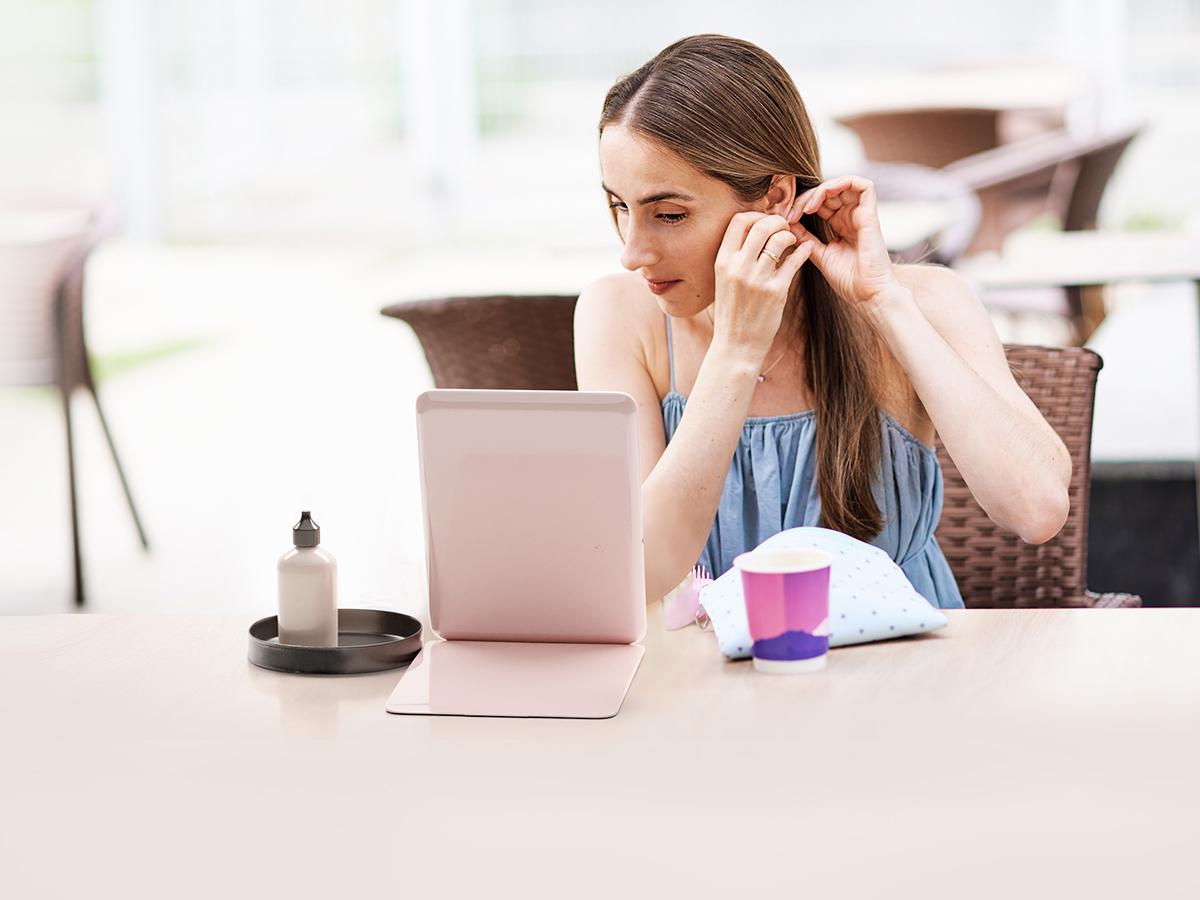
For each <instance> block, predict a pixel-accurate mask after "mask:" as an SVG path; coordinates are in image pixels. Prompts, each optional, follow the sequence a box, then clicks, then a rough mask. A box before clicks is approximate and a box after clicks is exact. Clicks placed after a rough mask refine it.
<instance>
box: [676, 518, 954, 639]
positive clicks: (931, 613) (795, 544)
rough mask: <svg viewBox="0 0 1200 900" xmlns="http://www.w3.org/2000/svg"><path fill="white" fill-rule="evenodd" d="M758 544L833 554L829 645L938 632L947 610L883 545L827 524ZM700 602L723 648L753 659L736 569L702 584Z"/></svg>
mask: <svg viewBox="0 0 1200 900" xmlns="http://www.w3.org/2000/svg"><path fill="white" fill-rule="evenodd" d="M755 549H770V550H799V549H816V550H824V551H825V552H826V553H829V554H830V555H832V556H833V566H832V568H831V569H830V576H829V646H830V647H844V646H846V645H848V644H864V643H867V642H869V641H885V640H888V639H889V638H896V637H903V636H905V635H910V634H920V633H922V632H925V631H934V630H936V629H938V628H942V627H943V626H945V625H946V624H947V619H946V615H945V613H943V612H942V611H941V610H940V609H938V608H937V607H935V606H933V605H932V604H931V603H930V602H929V601H928V600H926V599H925V598H924V597H922V596H921V595H920V594H918V593H917V592H916V590H915V589H914V588H913V586H912V583H911V582H909V580H908V579H907V578H906V577H905V576H904V572H902V571H901V569H900V567H899V566H898V565H896V563H895V562H893V561H892V559H891V557H889V556H888V555H887V553H885V552H884V551H883V550H880V549H879V548H878V547H873V546H872V545H870V544H867V543H864V542H863V541H860V540H857V539H855V538H852V537H850V536H849V535H845V534H842V533H841V532H839V531H831V530H830V529H828V528H814V527H804V528H789V529H788V530H787V531H781V532H780V533H779V534H776V535H774V536H772V537H770V538H768V539H767V540H765V541H763V542H762V543H761V544H759V546H758V547H757V548H755ZM699 600H700V606H701V607H702V608H703V611H704V613H705V614H706V615H707V616H708V618H709V620H710V621H711V623H712V629H713V632H714V633H715V634H716V637H717V644H718V646H719V647H720V648H721V652H722V653H723V654H724V655H725V656H727V657H729V658H730V659H749V658H750V647H751V643H752V642H751V640H750V623H749V621H748V620H747V618H746V606H745V603H744V601H743V599H742V578H741V573H740V572H739V571H738V569H737V568H736V567H735V568H731V569H730V570H729V571H728V572H726V573H725V574H723V575H722V576H721V577H720V578H718V579H717V580H716V581H714V582H712V583H711V584H706V585H704V586H703V587H702V588H701V589H700V597H699Z"/></svg>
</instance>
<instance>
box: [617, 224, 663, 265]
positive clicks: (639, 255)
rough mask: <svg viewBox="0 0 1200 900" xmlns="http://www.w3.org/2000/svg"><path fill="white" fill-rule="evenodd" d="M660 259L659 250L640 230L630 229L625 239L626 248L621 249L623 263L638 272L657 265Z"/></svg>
mask: <svg viewBox="0 0 1200 900" xmlns="http://www.w3.org/2000/svg"><path fill="white" fill-rule="evenodd" d="M658 259H659V255H658V253H657V251H655V249H654V248H653V247H652V246H651V245H650V244H648V243H647V242H646V241H645V240H643V239H642V237H641V235H640V234H639V233H638V232H636V231H633V230H630V232H629V234H628V237H626V239H625V249H623V250H622V251H621V265H622V266H624V267H625V268H626V269H628V270H629V271H630V272H636V271H637V270H638V269H642V268H649V267H651V266H654V265H657V264H658Z"/></svg>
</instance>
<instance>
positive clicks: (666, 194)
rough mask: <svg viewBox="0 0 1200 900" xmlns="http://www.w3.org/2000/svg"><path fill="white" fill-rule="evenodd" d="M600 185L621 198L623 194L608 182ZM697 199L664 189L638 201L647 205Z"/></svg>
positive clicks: (688, 201)
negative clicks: (665, 201) (660, 201)
mask: <svg viewBox="0 0 1200 900" xmlns="http://www.w3.org/2000/svg"><path fill="white" fill-rule="evenodd" d="M600 187H601V188H602V189H603V190H604V192H605V193H606V194H612V195H613V196H614V197H616V198H617V199H618V200H620V199H621V195H620V194H618V193H617V192H616V191H614V190H613V189H612V188H610V187H609V186H608V185H607V184H604V183H601V185H600ZM695 199H696V198H695V197H691V196H688V195H687V194H680V193H679V192H678V191H662V192H660V193H658V194H651V195H650V196H649V197H643V198H642V199H641V200H639V201H638V204H639V205H640V206H645V205H646V204H647V203H657V202H658V201H659V200H682V201H684V202H685V203H691V202H692V201H694V200H695Z"/></svg>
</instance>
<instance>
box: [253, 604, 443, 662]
mask: <svg viewBox="0 0 1200 900" xmlns="http://www.w3.org/2000/svg"><path fill="white" fill-rule="evenodd" d="M420 650H421V623H420V622H418V621H417V620H416V619H414V618H413V617H412V616H406V615H404V613H398V612H388V611H386V610H382V609H339V610H338V645H337V646H336V647H297V646H294V645H291V644H281V643H279V617H278V616H267V618H265V619H259V620H258V621H257V622H255V623H254V624H253V625H251V626H250V650H249V653H248V654H247V655H248V656H249V658H250V662H252V663H254V664H255V665H256V666H261V667H262V668H264V669H274V670H275V671H276V672H295V673H298V674H304V675H360V674H362V673H364V672H382V671H384V670H385V669H395V668H396V667H398V666H406V665H408V664H409V663H410V662H412V660H413V657H415V656H416V655H417V653H419V652H420Z"/></svg>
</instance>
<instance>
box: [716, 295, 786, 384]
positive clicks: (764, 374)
mask: <svg viewBox="0 0 1200 900" xmlns="http://www.w3.org/2000/svg"><path fill="white" fill-rule="evenodd" d="M710 310H711V307H708V306H706V307H704V311H705V312H706V313H708V321H710V322H712V324H713V328H716V326H717V323H716V322H715V321H714V320H713V315H712V312H710ZM785 356H787V351H786V350H784V351H783V352H782V353H780V354H779V356H777V357H775V362H773V363H771V364H770V365H769V366H767V367H766V368H765V369H763V370H762V371H761V372H759V373H758V380H759V382H763V381H766V380H767V373H768V372H770V371H771V370H772V369H773V368H775V367H776V366H777V365H779V361H780V360H781V359H783V358H784V357H785Z"/></svg>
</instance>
